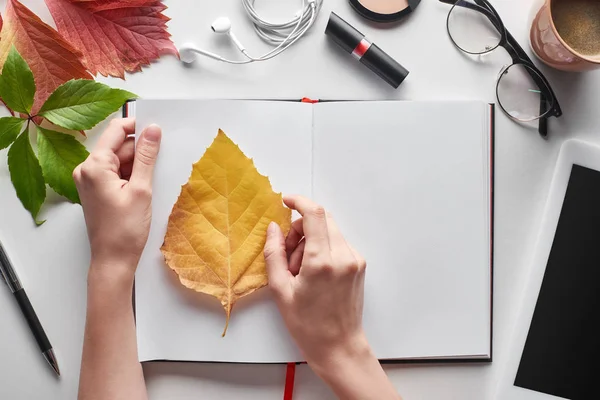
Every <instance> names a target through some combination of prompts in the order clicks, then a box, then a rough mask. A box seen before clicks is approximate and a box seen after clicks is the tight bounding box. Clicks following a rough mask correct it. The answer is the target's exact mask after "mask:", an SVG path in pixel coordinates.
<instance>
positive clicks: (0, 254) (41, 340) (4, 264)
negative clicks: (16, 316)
mask: <svg viewBox="0 0 600 400" xmlns="http://www.w3.org/2000/svg"><path fill="white" fill-rule="evenodd" d="M0 275H2V277H3V278H4V280H5V281H6V283H7V284H8V288H9V289H10V291H11V292H12V293H13V294H14V295H15V298H16V299H17V303H19V307H20V308H21V312H22V313H23V316H25V319H26V320H27V324H29V328H30V329H31V332H32V333H33V336H34V337H35V340H36V341H37V344H38V346H40V350H41V351H42V354H43V356H44V358H45V359H46V361H48V364H50V366H51V367H52V369H53V370H54V371H55V372H56V374H57V375H58V376H60V369H58V362H57V361H56V356H55V355H54V350H53V349H52V345H51V344H50V341H49V340H48V337H47V336H46V332H44V328H43V327H42V324H41V323H40V320H39V319H38V317H37V315H36V314H35V311H34V310H33V307H32V306H31V302H30V301H29V298H28V297H27V294H26V293H25V289H23V286H22V285H21V282H20V281H19V277H18V276H17V273H16V272H15V270H14V269H13V267H12V264H11V263H10V260H9V259H8V256H7V255H6V252H5V251H4V248H3V247H2V243H0Z"/></svg>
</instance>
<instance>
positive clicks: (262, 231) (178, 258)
mask: <svg viewBox="0 0 600 400" xmlns="http://www.w3.org/2000/svg"><path fill="white" fill-rule="evenodd" d="M291 218H292V216H291V210H290V209H289V208H287V207H285V206H284V205H283V202H282V198H281V193H275V192H273V189H272V188H271V183H270V182H269V178H267V177H266V176H263V175H261V174H260V173H259V172H258V171H257V170H256V167H255V166H254V163H253V162H252V160H251V159H249V158H248V157H246V156H245V155H244V153H243V152H242V151H241V150H240V148H239V147H238V146H237V145H236V144H235V143H233V142H232V141H231V139H229V137H227V135H226V134H225V133H224V132H223V131H221V130H219V133H218V135H217V137H216V138H215V140H214V142H213V143H212V145H211V146H210V147H209V148H208V149H207V150H206V152H205V153H204V155H203V156H202V158H201V159H200V161H198V162H197V163H196V164H194V165H193V170H192V175H191V177H190V179H189V181H188V182H187V183H186V184H185V185H183V186H182V188H181V194H180V195H179V199H178V200H177V203H175V206H174V207H173V211H172V212H171V216H170V217H169V224H168V228H167V233H166V235H165V242H164V244H163V246H162V248H161V251H162V253H163V255H164V256H165V261H166V263H167V265H168V266H169V267H170V268H171V269H173V270H174V271H175V272H176V273H177V274H178V275H179V280H180V281H181V283H182V284H183V285H184V286H186V287H188V288H190V289H193V290H195V291H197V292H202V293H206V294H209V295H212V296H214V297H216V298H217V299H219V300H220V301H221V304H222V305H223V307H224V308H225V313H226V315H227V321H226V323H225V330H224V331H223V336H225V333H226V332H227V327H228V326H229V318H230V316H231V309H232V307H233V305H234V304H235V303H236V301H238V300H239V299H240V298H241V297H243V296H246V295H249V294H250V293H252V292H254V291H255V290H257V289H260V288H261V287H263V286H266V285H267V283H268V280H267V271H266V267H265V258H264V255H263V248H264V245H265V241H266V232H267V227H268V225H269V223H270V222H271V221H275V222H277V223H278V224H279V226H281V229H282V230H283V232H284V234H287V232H288V231H289V229H290V225H291Z"/></svg>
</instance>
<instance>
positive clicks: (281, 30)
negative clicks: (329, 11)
mask: <svg viewBox="0 0 600 400" xmlns="http://www.w3.org/2000/svg"><path fill="white" fill-rule="evenodd" d="M243 3H244V6H245V8H246V11H247V13H248V15H249V17H250V19H251V20H252V23H253V25H254V29H255V30H256V32H257V33H258V35H259V36H260V37H261V39H263V40H264V41H266V42H267V43H269V44H271V45H273V46H275V48H274V49H273V50H271V51H269V52H268V53H266V54H264V55H262V56H260V57H252V56H251V55H250V54H248V52H247V51H246V47H244V45H243V44H242V42H240V41H239V40H238V38H237V37H236V36H235V34H234V33H233V30H232V27H231V26H232V24H231V20H230V19H229V18H227V17H221V18H217V19H216V20H215V21H214V22H213V24H212V25H211V29H212V30H213V32H215V33H218V34H220V35H227V36H229V38H230V39H231V41H232V42H233V43H234V44H235V46H236V47H237V48H238V49H239V50H240V51H241V52H242V54H243V55H244V57H245V59H243V60H230V59H227V58H225V57H221V56H220V55H218V54H215V53H211V52H210V51H206V50H202V49H199V48H197V47H196V46H195V45H194V44H193V43H185V44H183V45H182V46H181V47H180V48H179V58H180V60H181V61H182V62H184V63H186V64H191V63H193V62H194V61H195V60H196V58H197V57H196V56H197V55H198V54H200V55H203V56H206V57H209V58H212V59H214V60H218V61H222V62H226V63H229V64H238V65H239V64H250V63H253V62H256V61H266V60H270V59H272V58H273V57H276V56H278V55H279V54H281V53H283V52H284V51H285V50H287V49H288V48H289V47H290V46H291V45H293V44H294V43H296V42H297V41H298V39H300V38H301V37H302V36H304V35H305V34H306V32H307V31H308V30H309V29H310V28H311V27H312V26H313V24H314V22H315V20H316V18H317V14H318V13H319V10H320V9H321V5H322V4H323V0H307V2H305V0H303V8H302V9H301V10H299V11H298V12H297V13H296V14H295V16H294V19H292V20H290V21H288V22H285V23H278V24H273V23H270V22H268V21H265V20H264V19H262V18H260V17H259V16H258V14H257V13H256V10H255V9H254V6H253V3H254V1H253V0H243Z"/></svg>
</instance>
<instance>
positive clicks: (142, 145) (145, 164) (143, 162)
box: [130, 124, 162, 187]
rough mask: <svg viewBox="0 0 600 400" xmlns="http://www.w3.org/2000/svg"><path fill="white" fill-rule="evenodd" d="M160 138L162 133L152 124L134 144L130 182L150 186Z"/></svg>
mask: <svg viewBox="0 0 600 400" xmlns="http://www.w3.org/2000/svg"><path fill="white" fill-rule="evenodd" d="M161 137H162V131H161V129H160V127H159V126H158V125H155V124H152V125H150V126H148V127H147V128H146V129H144V131H143V132H142V135H141V136H140V138H139V139H138V141H137V144H136V148H135V158H134V159H133V170H132V172H131V179H130V181H135V183H136V184H139V185H141V186H144V187H149V186H150V185H152V175H153V174H154V165H155V164H156V158H157V157H158V151H159V150H160V140H161Z"/></svg>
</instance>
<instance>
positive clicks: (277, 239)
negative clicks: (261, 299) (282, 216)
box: [265, 222, 292, 297]
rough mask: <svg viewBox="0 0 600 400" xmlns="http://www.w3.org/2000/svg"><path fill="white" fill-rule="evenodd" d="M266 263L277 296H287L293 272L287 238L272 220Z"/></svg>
mask: <svg viewBox="0 0 600 400" xmlns="http://www.w3.org/2000/svg"><path fill="white" fill-rule="evenodd" d="M265 263H266V264H267V274H268V275H269V286H270V287H271V289H272V290H273V291H274V293H275V295H276V296H277V297H282V296H285V295H286V291H287V290H289V280H290V278H292V274H291V273H290V271H289V269H288V261H287V255H286V252H285V239H284V238H283V233H282V232H281V228H280V227H279V225H277V224H276V223H275V222H271V223H270V224H269V228H268V229H267V242H266V243H265Z"/></svg>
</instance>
